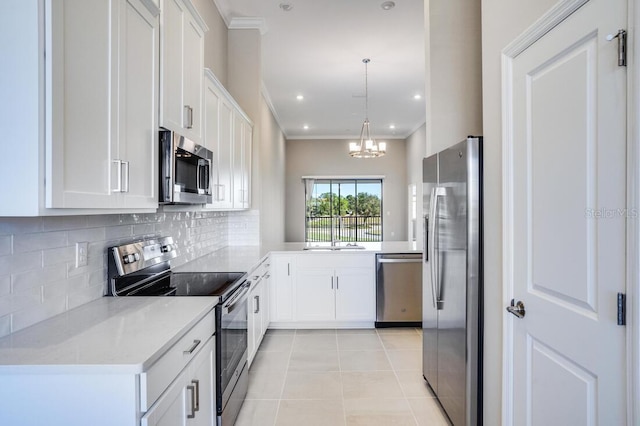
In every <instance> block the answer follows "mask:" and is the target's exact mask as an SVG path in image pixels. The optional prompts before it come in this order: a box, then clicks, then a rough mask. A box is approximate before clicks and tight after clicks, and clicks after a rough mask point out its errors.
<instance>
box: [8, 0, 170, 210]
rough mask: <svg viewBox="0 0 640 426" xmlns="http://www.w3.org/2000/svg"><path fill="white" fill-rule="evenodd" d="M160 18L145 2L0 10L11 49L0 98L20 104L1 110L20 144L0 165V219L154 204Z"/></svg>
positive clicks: (75, 2) (74, 0) (71, 1)
mask: <svg viewBox="0 0 640 426" xmlns="http://www.w3.org/2000/svg"><path fill="white" fill-rule="evenodd" d="M27 3H28V4H27ZM32 3H33V4H32ZM159 12H160V11H159V9H158V8H157V7H155V6H154V5H153V4H152V3H150V2H148V1H143V0H114V1H112V2H97V3H96V2H86V1H82V0H61V1H45V2H24V4H22V2H17V3H16V2H11V3H10V4H7V3H6V2H4V3H2V4H0V16H3V17H4V18H7V19H3V20H2V23H1V25H0V37H2V38H3V39H6V40H14V44H15V46H11V47H10V48H8V49H7V51H6V54H7V60H8V61H9V62H11V63H12V64H13V65H14V66H13V67H3V68H4V69H3V70H2V71H0V72H1V73H2V74H1V75H0V77H1V78H0V92H2V93H8V94H9V95H10V96H11V94H13V95H14V96H13V97H14V99H20V102H19V103H16V102H3V103H2V104H3V105H2V106H0V117H2V119H1V122H0V124H2V128H3V129H4V128H13V130H11V131H10V133H9V134H8V135H7V136H8V137H9V139H10V140H12V141H14V143H16V144H17V145H16V146H19V147H20V155H13V156H10V155H7V156H5V159H4V160H2V161H1V162H0V179H2V180H3V181H4V182H11V183H13V185H10V187H11V188H10V189H9V190H7V191H2V194H1V195H0V215H2V216H38V215H56V214H67V215H68V214H86V213H97V212H99V213H105V212H110V213H115V212H127V211H129V212H131V211H152V210H155V209H156V208H157V205H158V204H157V168H156V167H157V162H158V161H157V153H158V149H157V133H158V132H157V129H158V122H157V118H156V117H157V110H158V65H159V62H158V61H159V59H158V43H159V32H158V31H159ZM39 17H43V18H44V19H43V20H42V21H40V19H39ZM5 21H6V22H5ZM16 34H18V35H19V36H18V37H16ZM41 34H43V35H44V39H43V40H44V43H40V42H38V40H39V38H38V37H39V36H40V35H41ZM3 52H4V50H3ZM16 153H17V151H16ZM18 179H19V180H18ZM107 209H108V210H107Z"/></svg>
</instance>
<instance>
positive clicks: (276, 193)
mask: <svg viewBox="0 0 640 426" xmlns="http://www.w3.org/2000/svg"><path fill="white" fill-rule="evenodd" d="M260 99H261V100H262V102H261V114H260V115H261V124H260V125H261V130H260V134H261V135H262V139H261V141H260V143H259V144H257V145H258V156H259V160H258V161H259V165H260V180H259V181H258V182H254V185H256V186H254V190H253V193H254V197H253V199H254V201H256V202H258V205H259V208H260V234H261V235H260V236H261V243H262V244H273V243H281V242H284V241H285V239H284V234H285V230H284V229H285V228H284V224H285V216H284V212H285V196H284V188H285V166H286V164H285V158H286V157H285V146H286V143H285V142H286V141H285V138H284V134H283V133H282V130H280V126H279V125H278V123H277V122H276V119H275V118H274V116H273V114H272V113H271V110H270V109H269V106H268V105H267V102H266V101H265V99H264V97H260Z"/></svg>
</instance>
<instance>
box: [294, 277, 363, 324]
mask: <svg viewBox="0 0 640 426" xmlns="http://www.w3.org/2000/svg"><path fill="white" fill-rule="evenodd" d="M296 278H297V279H296V305H295V306H296V314H297V315H296V320H297V321H334V320H335V321H374V320H375V287H374V283H373V274H372V270H371V269H370V268H348V267H347V268H331V267H328V268H305V269H303V270H300V271H298V273H297V275H296Z"/></svg>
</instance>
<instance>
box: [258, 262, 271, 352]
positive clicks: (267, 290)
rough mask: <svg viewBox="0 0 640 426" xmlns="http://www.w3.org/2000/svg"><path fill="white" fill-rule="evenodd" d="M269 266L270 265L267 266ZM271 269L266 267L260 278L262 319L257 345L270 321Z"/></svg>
mask: <svg viewBox="0 0 640 426" xmlns="http://www.w3.org/2000/svg"><path fill="white" fill-rule="evenodd" d="M268 268H270V266H269V267H268ZM270 303H271V271H270V269H266V275H265V276H264V278H263V279H262V297H261V298H260V314H261V320H262V333H261V335H260V339H258V347H259V346H260V343H261V342H262V338H263V337H264V334H265V333H266V332H267V329H268V328H269V323H270V322H271V308H270Z"/></svg>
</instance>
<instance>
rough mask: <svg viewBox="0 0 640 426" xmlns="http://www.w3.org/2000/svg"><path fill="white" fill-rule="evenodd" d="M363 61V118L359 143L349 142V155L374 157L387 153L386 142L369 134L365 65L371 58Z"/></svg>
mask: <svg viewBox="0 0 640 426" xmlns="http://www.w3.org/2000/svg"><path fill="white" fill-rule="evenodd" d="M362 62H363V63H364V104H365V116H364V117H365V118H364V123H362V130H361V131H360V143H358V142H351V143H349V155H351V156H352V157H355V158H376V157H382V156H383V155H385V154H386V153H387V144H386V143H385V142H376V140H375V139H374V138H373V137H372V136H371V128H370V127H371V124H370V123H369V81H368V73H367V70H368V69H367V67H368V64H369V62H371V60H370V59H369V58H365V59H363V60H362Z"/></svg>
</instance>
